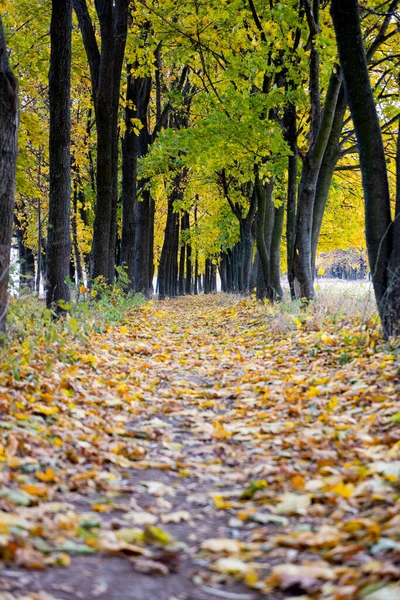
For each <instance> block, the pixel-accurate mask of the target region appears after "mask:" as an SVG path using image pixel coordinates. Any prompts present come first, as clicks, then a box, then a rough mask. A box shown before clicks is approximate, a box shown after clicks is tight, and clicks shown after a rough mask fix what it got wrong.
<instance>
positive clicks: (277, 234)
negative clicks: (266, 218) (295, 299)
mask: <svg viewBox="0 0 400 600" xmlns="http://www.w3.org/2000/svg"><path fill="white" fill-rule="evenodd" d="M284 218H285V206H284V204H283V203H282V204H281V205H280V206H278V207H276V206H275V207H274V219H273V221H274V227H273V229H272V236H271V250H270V261H271V266H270V287H271V294H272V298H271V299H272V301H273V302H275V301H278V302H279V301H281V300H282V299H283V290H282V285H281V241H282V232H283V221H284Z"/></svg>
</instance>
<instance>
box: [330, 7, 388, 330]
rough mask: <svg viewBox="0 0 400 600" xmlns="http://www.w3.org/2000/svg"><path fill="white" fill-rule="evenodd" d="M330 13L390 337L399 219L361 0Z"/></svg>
mask: <svg viewBox="0 0 400 600" xmlns="http://www.w3.org/2000/svg"><path fill="white" fill-rule="evenodd" d="M331 14H332V19H333V24H334V27H335V33H336V41H337V45H338V51H339V59H340V64H341V67H342V72H343V79H344V87H345V93H346V98H347V102H348V104H349V107H350V112H351V116H352V119H353V123H354V128H355V132H356V137H357V145H358V149H359V156H360V165H361V174H362V183H363V189H364V203H365V224H366V238H367V249H368V257H369V263H370V268H371V274H372V282H373V286H374V292H375V297H376V301H377V304H378V309H379V313H380V317H381V321H382V325H383V329H384V332H385V335H386V336H389V335H392V334H394V333H395V334H399V333H400V302H399V301H398V298H399V297H400V294H399V292H400V285H399V277H398V275H399V271H400V269H399V267H400V260H399V259H400V239H399V238H400V236H399V232H400V230H399V226H400V220H399V219H397V220H396V221H395V223H394V225H393V224H392V221H391V214H390V195H389V185H388V175H387V166H386V157H385V150H384V147H383V142H382V134H381V128H380V124H379V118H378V114H377V110H376V106H375V101H374V96H373V93H372V89H371V83H370V80H369V75H368V68H367V59H366V55H365V50H364V46H363V39H362V33H361V26H360V17H359V6H358V2H357V1H356V0H332V4H331ZM393 234H395V241H394V245H393V237H394V236H393ZM391 254H392V256H391ZM389 264H390V271H389V272H390V276H389V277H388V267H389Z"/></svg>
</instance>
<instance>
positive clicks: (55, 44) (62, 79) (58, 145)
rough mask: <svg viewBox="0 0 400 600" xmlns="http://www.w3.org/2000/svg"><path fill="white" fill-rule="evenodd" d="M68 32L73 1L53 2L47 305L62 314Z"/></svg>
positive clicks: (66, 266) (67, 248)
mask: <svg viewBox="0 0 400 600" xmlns="http://www.w3.org/2000/svg"><path fill="white" fill-rule="evenodd" d="M71 33H72V0H52V11H51V25H50V39H51V55H50V72H49V105H50V139H49V163H50V198H49V217H48V228H47V282H46V284H47V285H46V287H47V290H46V304H47V307H48V308H50V307H52V308H54V309H55V310H56V311H57V312H63V308H62V306H60V302H68V301H69V299H70V290H69V287H68V283H67V282H66V279H67V277H68V275H69V271H70V260H71V234H70V215H71V209H70V205H71V157H70V145H71V117H70V101H71V99H70V95H71V93H70V92H71V56H72V46H71Z"/></svg>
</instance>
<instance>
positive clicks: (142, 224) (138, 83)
mask: <svg viewBox="0 0 400 600" xmlns="http://www.w3.org/2000/svg"><path fill="white" fill-rule="evenodd" d="M150 91H151V78H150V77H145V78H143V79H137V80H135V98H136V102H135V106H136V118H137V119H139V120H140V122H141V124H142V128H141V130H140V132H139V135H138V136H137V139H136V143H137V158H141V157H142V156H145V155H146V154H147V152H148V149H149V145H150V134H149V132H148V123H147V114H148V108H149V102H150ZM146 183H147V181H143V180H142V181H139V182H138V183H137V189H139V190H141V191H140V193H139V194H138V198H137V200H138V201H137V202H136V228H135V277H134V289H135V291H136V292H140V293H142V294H144V295H145V296H147V297H148V296H150V295H151V294H152V291H153V285H152V280H151V277H150V275H151V273H152V270H153V239H154V219H153V214H154V209H153V200H152V198H151V194H150V191H149V190H148V189H146Z"/></svg>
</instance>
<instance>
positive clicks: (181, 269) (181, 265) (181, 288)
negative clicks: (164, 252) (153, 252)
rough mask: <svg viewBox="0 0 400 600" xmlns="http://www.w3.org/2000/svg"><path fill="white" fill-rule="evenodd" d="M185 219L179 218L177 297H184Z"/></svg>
mask: <svg viewBox="0 0 400 600" xmlns="http://www.w3.org/2000/svg"><path fill="white" fill-rule="evenodd" d="M185 224H186V223H185V217H184V215H182V216H181V243H180V254H179V295H180V296H184V295H185V263H186V244H185V241H184V240H183V239H182V234H183V232H184V230H185Z"/></svg>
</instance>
